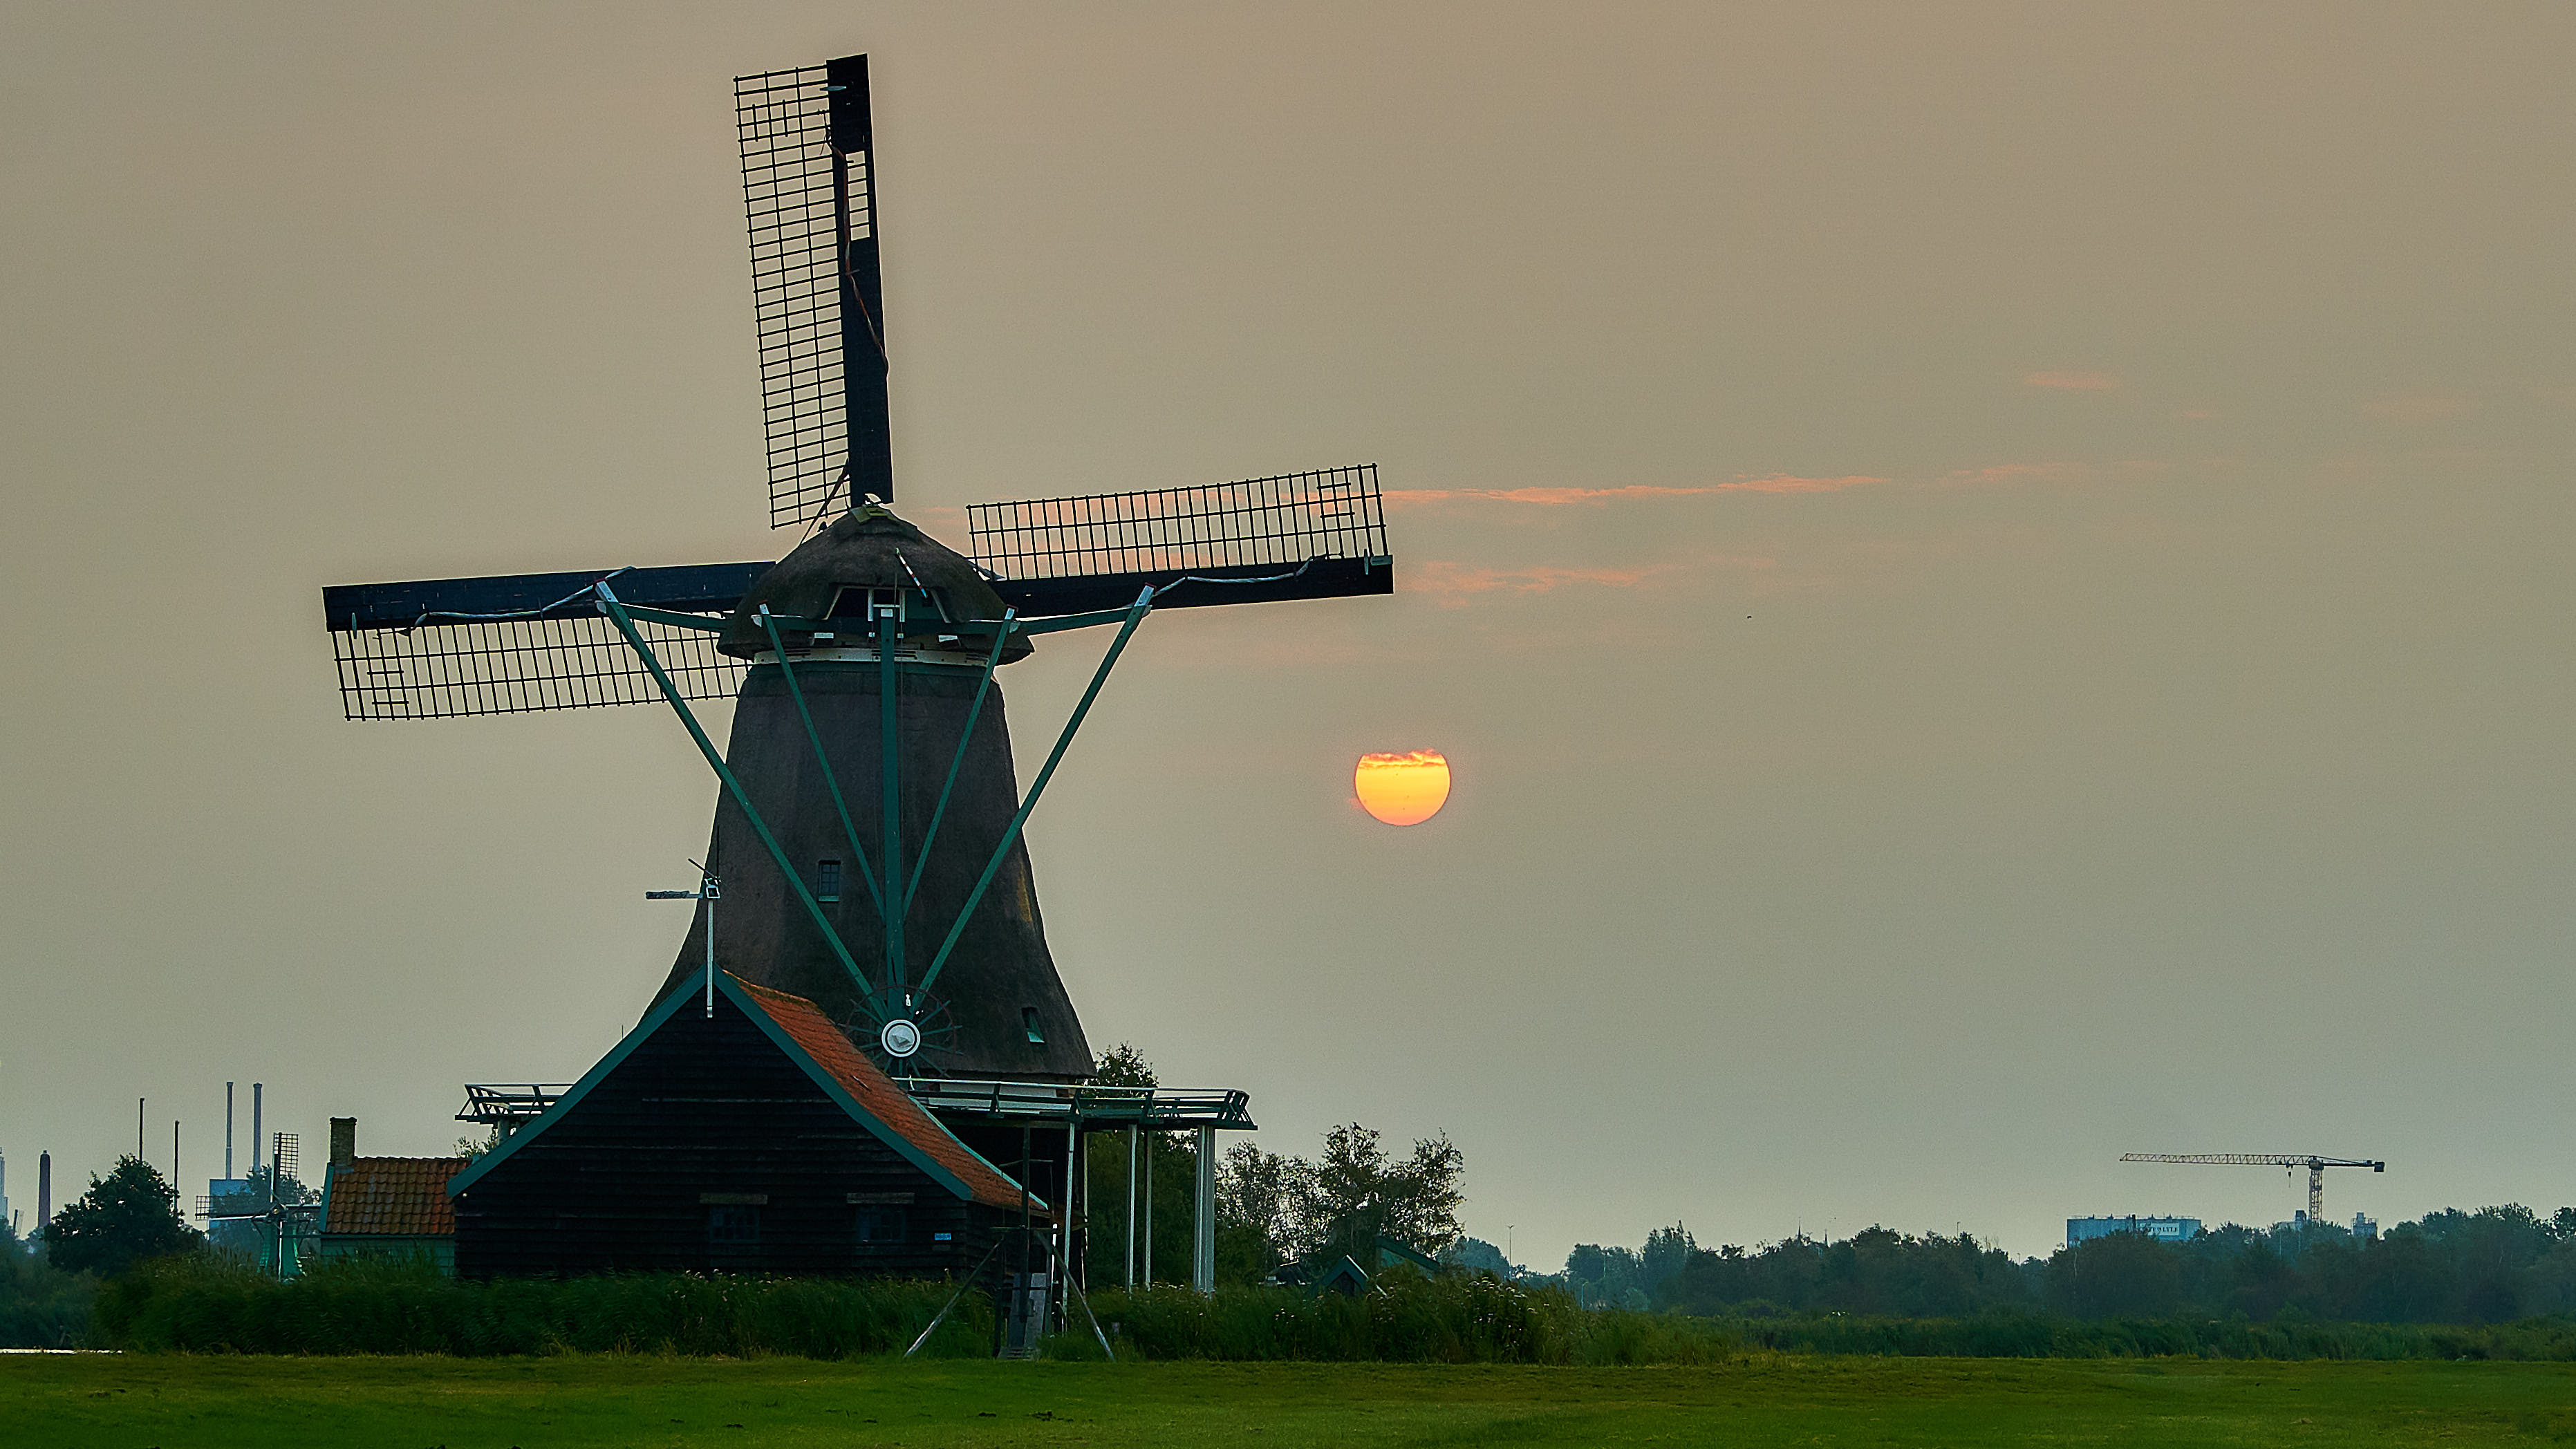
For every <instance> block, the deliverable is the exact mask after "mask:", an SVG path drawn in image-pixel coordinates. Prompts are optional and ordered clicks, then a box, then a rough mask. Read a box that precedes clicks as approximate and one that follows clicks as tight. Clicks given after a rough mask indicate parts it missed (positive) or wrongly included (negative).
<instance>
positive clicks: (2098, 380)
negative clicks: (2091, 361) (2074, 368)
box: [2022, 372, 2120, 392]
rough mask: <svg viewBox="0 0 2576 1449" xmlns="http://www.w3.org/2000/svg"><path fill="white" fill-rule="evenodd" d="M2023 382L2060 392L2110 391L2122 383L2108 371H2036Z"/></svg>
mask: <svg viewBox="0 0 2576 1449" xmlns="http://www.w3.org/2000/svg"><path fill="white" fill-rule="evenodd" d="M2022 382H2023V383H2024V384H2026V385H2027V386H2030V387H2047V388H2055V389H2056V390H2058V391H2059V392H2109V391H2111V390H2112V389H2113V388H2116V387H2118V386H2119V385H2120V379H2118V378H2116V377H2114V376H2112V375H2111V374H2110V373H2107V372H2034V373H2032V374H2030V375H2029V376H2028V377H2025V378H2023V379H2022Z"/></svg>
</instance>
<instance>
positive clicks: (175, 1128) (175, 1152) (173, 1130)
mask: <svg viewBox="0 0 2576 1449" xmlns="http://www.w3.org/2000/svg"><path fill="white" fill-rule="evenodd" d="M178 1185H179V1124H178V1122H177V1121H176V1120H175V1119H174V1120H173V1121H172V1122H171V1123H170V1186H172V1187H174V1188H175V1187H177V1186H178ZM179 1200H180V1201H181V1202H186V1201H187V1199H186V1198H184V1197H183V1198H181V1199H179Z"/></svg>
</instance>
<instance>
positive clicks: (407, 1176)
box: [322, 1117, 467, 1273]
mask: <svg viewBox="0 0 2576 1449" xmlns="http://www.w3.org/2000/svg"><path fill="white" fill-rule="evenodd" d="M466 1162H467V1159H465V1158H462V1157H360V1156H359V1155H358V1119H356V1118H355V1117H334V1118H332V1119H331V1165H330V1167H329V1168H328V1169H326V1170H325V1171H324V1174H323V1178H322V1257H323V1259H324V1260H325V1261H328V1260H330V1259H333V1258H414V1257H417V1258H426V1259H428V1260H429V1261H430V1262H431V1263H434V1264H436V1265H437V1267H438V1270H439V1271H440V1272H442V1273H453V1272H455V1271H456V1212H455V1209H454V1208H453V1207H451V1206H450V1205H449V1203H448V1200H447V1183H448V1180H449V1179H450V1178H453V1177H455V1176H456V1174H458V1173H460V1172H463V1171H464V1170H465V1166H466Z"/></svg>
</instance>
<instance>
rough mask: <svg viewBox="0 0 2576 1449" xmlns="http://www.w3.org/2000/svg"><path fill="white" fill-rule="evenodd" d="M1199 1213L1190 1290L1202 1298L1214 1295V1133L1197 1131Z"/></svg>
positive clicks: (1195, 1222)
mask: <svg viewBox="0 0 2576 1449" xmlns="http://www.w3.org/2000/svg"><path fill="white" fill-rule="evenodd" d="M1198 1188H1199V1190H1198V1204H1197V1206H1198V1211H1197V1212H1196V1213H1195V1214H1194V1215H1193V1219H1192V1221H1191V1224H1190V1226H1191V1228H1192V1229H1193V1230H1194V1232H1193V1234H1192V1236H1193V1237H1194V1238H1195V1239H1196V1241H1195V1242H1193V1243H1192V1244H1191V1251H1190V1288H1191V1289H1192V1290H1193V1291H1194V1292H1197V1293H1199V1294H1201V1295H1202V1296H1204V1295H1206V1294H1210V1293H1214V1292H1215V1291H1216V1129H1215V1128H1213V1127H1201V1128H1199V1183H1198Z"/></svg>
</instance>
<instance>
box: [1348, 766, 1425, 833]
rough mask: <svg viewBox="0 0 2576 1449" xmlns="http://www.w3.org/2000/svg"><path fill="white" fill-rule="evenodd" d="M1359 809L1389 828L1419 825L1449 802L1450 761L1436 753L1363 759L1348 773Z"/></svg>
mask: <svg viewBox="0 0 2576 1449" xmlns="http://www.w3.org/2000/svg"><path fill="white" fill-rule="evenodd" d="M1351 788H1352V789H1354V790H1356V791H1358V792H1359V797H1360V808H1361V809H1363V810H1366V811H1367V812H1368V813H1369V814H1371V815H1374V816H1376V817H1377V818H1378V819H1380V820H1383V821H1385V822H1386V823H1387V824H1389V825H1419V824H1421V823H1422V822H1423V821H1425V820H1428V819H1430V818H1431V817H1432V816H1434V815H1437V814H1439V813H1440V807H1441V806H1443V805H1445V804H1447V803H1448V802H1449V761H1448V760H1447V759H1446V758H1445V757H1443V756H1442V755H1441V753H1440V752H1439V751H1438V750H1408V751H1406V752H1405V753H1403V754H1400V755H1362V756H1360V763H1359V768H1357V769H1355V770H1353V771H1352V772H1351Z"/></svg>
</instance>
